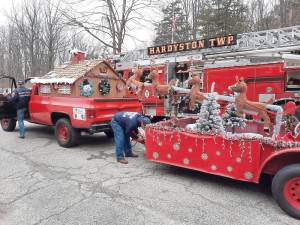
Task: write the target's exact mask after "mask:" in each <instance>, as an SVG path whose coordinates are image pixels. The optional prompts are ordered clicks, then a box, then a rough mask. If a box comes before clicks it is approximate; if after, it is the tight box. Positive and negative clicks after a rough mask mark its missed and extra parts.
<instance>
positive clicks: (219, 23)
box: [154, 0, 300, 45]
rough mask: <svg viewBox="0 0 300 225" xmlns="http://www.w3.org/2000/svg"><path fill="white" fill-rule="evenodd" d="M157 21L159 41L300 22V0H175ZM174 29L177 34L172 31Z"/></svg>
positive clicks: (196, 37) (248, 30)
mask: <svg viewBox="0 0 300 225" xmlns="http://www.w3.org/2000/svg"><path fill="white" fill-rule="evenodd" d="M169 2H170V3H169V4H168V5H167V6H166V7H164V8H163V9H162V14H163V19H162V20H161V21H160V22H159V23H157V24H156V38H155V40H154V43H155V44H157V45H160V44H166V43H171V42H172V36H173V41H174V42H181V41H183V40H182V39H183V38H182V37H184V40H191V39H200V38H204V37H215V36H221V35H228V34H238V33H244V32H251V31H258V30H268V29H273V28H279V27H287V26H294V25H299V24H300V1H299V0H272V1H269V0H174V1H169ZM172 31H173V35H172Z"/></svg>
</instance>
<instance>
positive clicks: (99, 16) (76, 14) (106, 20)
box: [64, 0, 154, 53]
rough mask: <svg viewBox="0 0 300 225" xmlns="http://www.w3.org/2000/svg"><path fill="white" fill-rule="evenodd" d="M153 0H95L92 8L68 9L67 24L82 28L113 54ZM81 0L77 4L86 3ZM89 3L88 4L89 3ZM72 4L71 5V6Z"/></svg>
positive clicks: (117, 50) (119, 49) (141, 19)
mask: <svg viewBox="0 0 300 225" xmlns="http://www.w3.org/2000/svg"><path fill="white" fill-rule="evenodd" d="M153 1H154V0H94V1H92V2H93V3H94V4H93V5H96V6H94V7H93V8H92V9H88V10H84V11H83V10H82V11H78V10H77V11H76V10H72V11H71V12H70V10H68V12H64V15H65V16H66V17H67V18H68V19H69V21H70V24H72V25H76V26H78V27H80V28H82V29H84V30H85V31H86V32H87V33H88V34H89V35H91V36H92V37H93V38H95V39H96V40H97V41H98V42H99V43H100V44H101V45H104V46H106V47H109V48H111V49H112V51H113V53H119V52H121V51H122V47H123V44H124V39H125V37H126V36H131V37H133V35H132V34H130V33H129V31H130V30H131V28H130V24H132V23H133V24H140V22H141V21H145V15H144V14H143V11H144V10H145V9H146V8H147V7H151V6H152V5H153ZM85 2H87V0H82V1H80V3H85ZM90 2H91V1H90ZM73 4H74V3H73Z"/></svg>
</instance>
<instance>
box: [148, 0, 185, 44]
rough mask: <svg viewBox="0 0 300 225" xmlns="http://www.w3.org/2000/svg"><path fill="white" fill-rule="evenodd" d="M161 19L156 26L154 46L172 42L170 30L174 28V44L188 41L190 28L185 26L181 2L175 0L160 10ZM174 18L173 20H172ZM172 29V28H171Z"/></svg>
mask: <svg viewBox="0 0 300 225" xmlns="http://www.w3.org/2000/svg"><path fill="white" fill-rule="evenodd" d="M162 13H163V15H164V17H163V19H162V20H161V21H160V22H159V24H158V25H157V26H156V28H155V31H156V38H155V40H154V44H155V45H163V44H169V43H171V42H172V29H173V28H174V33H173V39H174V43H176V42H182V41H187V40H189V39H190V30H191V29H190V26H189V25H186V21H185V15H184V13H183V10H182V6H181V1H180V0H176V1H174V2H172V3H170V4H169V5H168V6H167V7H166V8H163V9H162ZM174 18H175V19H174ZM172 27H173V28H172Z"/></svg>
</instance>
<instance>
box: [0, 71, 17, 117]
mask: <svg viewBox="0 0 300 225" xmlns="http://www.w3.org/2000/svg"><path fill="white" fill-rule="evenodd" d="M0 85H1V86H0V87H1V92H0V119H4V118H14V117H16V114H17V113H16V109H15V107H14V106H13V105H12V104H11V103H9V101H8V98H9V97H10V96H11V94H12V92H13V91H14V89H15V88H16V87H17V85H16V80H15V78H14V77H10V76H2V77H0Z"/></svg>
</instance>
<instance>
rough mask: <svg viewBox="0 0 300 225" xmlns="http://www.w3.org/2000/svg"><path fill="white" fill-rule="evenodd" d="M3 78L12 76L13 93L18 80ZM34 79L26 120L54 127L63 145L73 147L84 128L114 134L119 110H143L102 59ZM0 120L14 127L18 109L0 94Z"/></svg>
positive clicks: (87, 61)
mask: <svg viewBox="0 0 300 225" xmlns="http://www.w3.org/2000/svg"><path fill="white" fill-rule="evenodd" d="M3 78H5V79H9V83H10V84H11V88H10V89H11V91H10V92H12V91H13V89H14V88H16V82H15V79H14V78H12V77H3ZM0 82H1V81H0ZM31 82H32V83H33V85H32V87H31V88H32V91H31V97H30V101H29V106H28V109H29V110H28V115H27V116H26V120H28V121H29V122H32V123H37V124H42V125H48V126H55V136H56V139H57V141H58V144H59V145H60V146H62V147H71V146H74V145H75V144H76V142H77V140H78V136H79V135H80V133H81V131H85V132H88V133H91V134H92V133H96V132H105V134H106V135H107V136H109V137H111V136H112V135H113V133H112V130H111V127H110V120H111V118H112V116H113V115H114V114H115V113H116V112H118V111H130V112H140V111H141V105H140V103H139V101H138V100H137V99H136V98H128V97H126V96H125V82H124V81H123V80H122V79H121V78H119V77H118V75H117V73H116V72H115V71H114V70H113V69H112V68H111V67H110V65H109V64H108V63H106V62H103V61H99V60H84V61H82V62H79V63H76V64H70V65H67V66H61V67H59V68H56V69H54V70H53V71H51V72H49V73H48V74H46V75H45V76H44V77H40V78H35V79H32V80H31ZM1 83H4V82H1ZM0 119H1V127H2V129H3V130H5V131H13V130H14V129H15V127H16V110H15V109H14V107H13V105H11V103H9V101H8V97H7V96H5V95H3V94H0Z"/></svg>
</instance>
